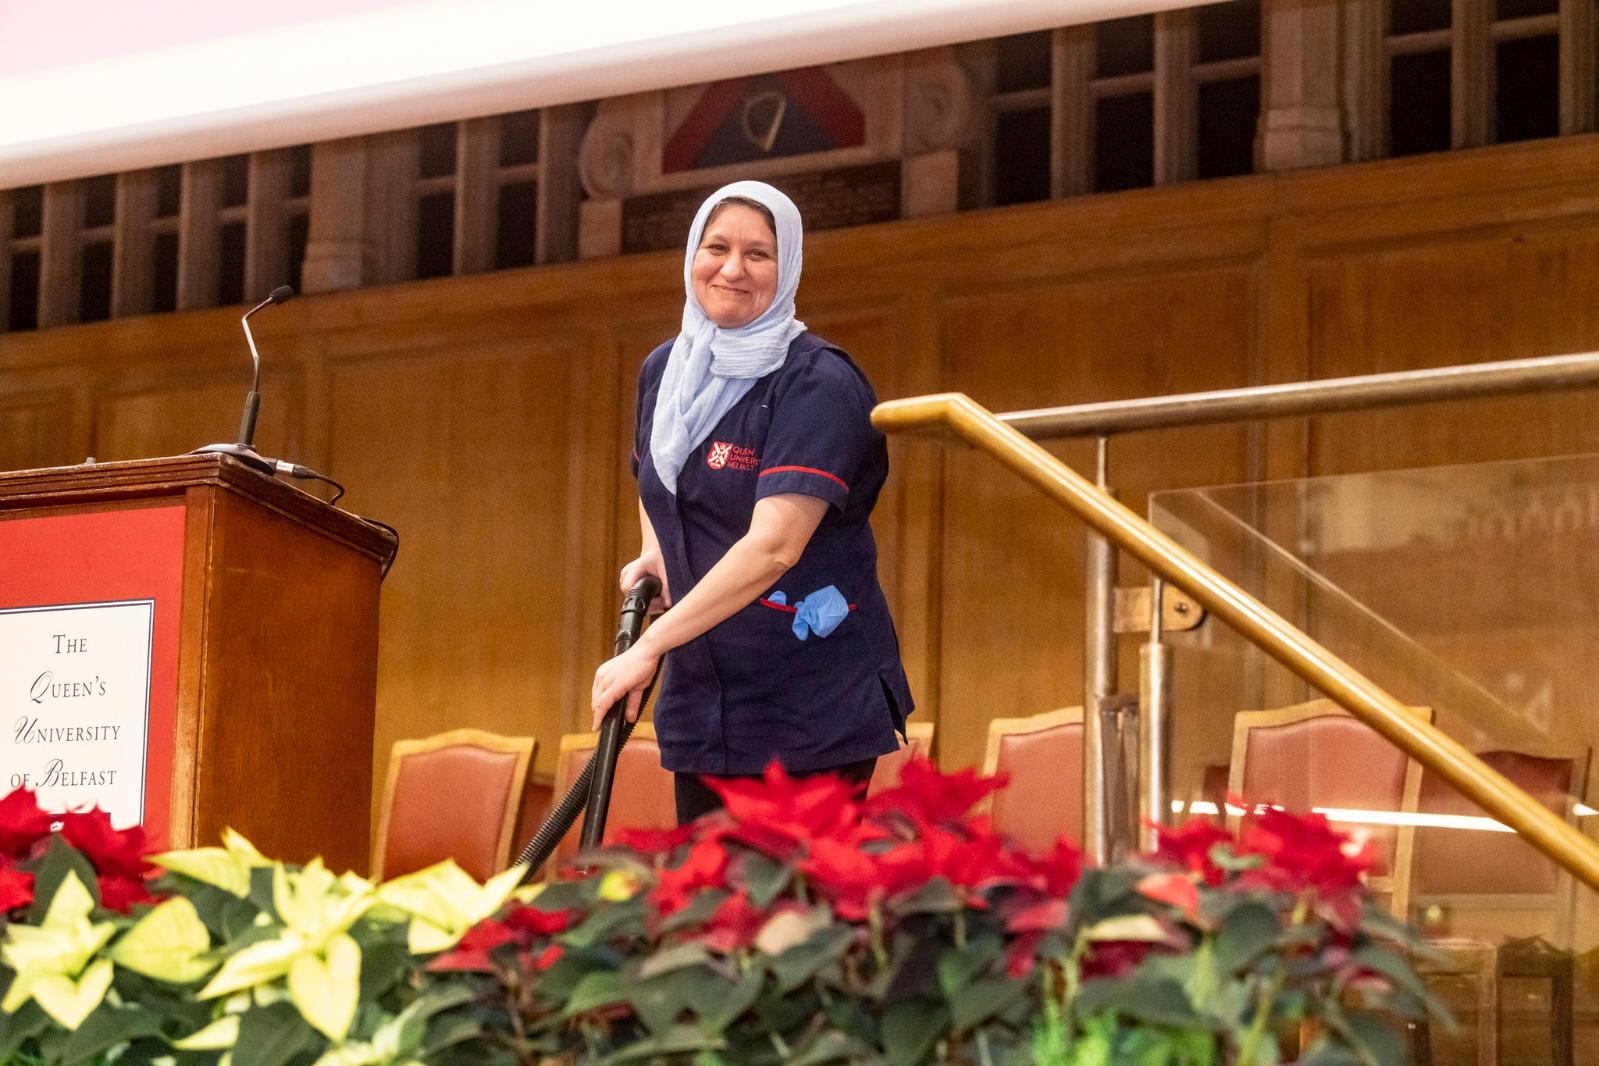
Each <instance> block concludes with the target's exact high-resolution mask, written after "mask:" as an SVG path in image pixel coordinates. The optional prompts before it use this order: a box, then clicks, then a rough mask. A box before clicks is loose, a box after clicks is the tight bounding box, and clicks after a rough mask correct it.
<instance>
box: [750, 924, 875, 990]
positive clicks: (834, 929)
mask: <svg viewBox="0 0 1599 1066" xmlns="http://www.w3.org/2000/svg"><path fill="white" fill-rule="evenodd" d="M854 937H855V934H854V931H853V930H852V929H850V928H849V927H847V926H842V925H839V926H831V927H829V928H827V929H824V930H822V931H821V932H820V933H817V934H816V935H815V936H813V937H810V938H809V939H807V940H805V941H804V942H803V943H800V944H796V945H795V946H794V947H791V948H789V949H788V950H787V951H785V952H783V954H781V955H779V956H777V957H776V958H774V959H771V960H769V961H768V962H767V964H766V965H767V966H768V967H769V968H770V969H771V971H772V975H773V976H774V977H776V978H777V991H778V994H779V995H787V994H788V993H789V992H792V991H793V990H794V989H796V988H798V987H799V986H800V985H802V984H804V983H805V982H806V981H809V980H810V979H811V978H813V977H815V976H816V975H817V974H818V973H820V972H821V970H822V968H823V967H825V966H827V965H828V964H829V963H831V962H836V961H837V960H838V959H839V958H840V957H842V956H843V954H844V953H845V952H846V951H848V950H849V945H850V941H851V940H853V939H854Z"/></svg>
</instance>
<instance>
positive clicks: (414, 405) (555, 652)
mask: <svg viewBox="0 0 1599 1066" xmlns="http://www.w3.org/2000/svg"><path fill="white" fill-rule="evenodd" d="M524 325H525V327H526V333H527V334H528V335H533V334H534V332H535V331H534V329H533V328H532V326H533V324H532V323H527V322H524ZM580 354H581V351H580V349H577V348H575V347H574V346H573V345H571V344H570V343H566V342H558V343H557V342H551V343H543V342H537V341H535V342H526V341H524V342H519V343H506V342H499V343H488V344H474V342H473V340H472V338H471V337H470V336H467V335H464V334H462V335H458V336H457V337H456V339H455V342H454V343H453V344H452V345H449V346H446V347H441V348H437V349H431V350H427V349H422V350H412V351H409V352H403V353H395V354H394V355H392V356H388V357H384V358H364V359H350V360H342V361H338V362H336V363H335V364H334V365H333V367H332V369H331V378H332V396H331V404H332V408H333V426H334V432H333V443H332V452H331V454H330V464H329V465H330V466H331V467H332V468H333V469H336V470H338V471H339V474H340V478H341V480H344V481H345V482H346V483H348V484H349V485H350V486H351V490H350V495H349V497H348V506H349V509H350V510H352V511H355V512H357V513H360V514H367V515H371V516H373V517H377V518H382V519H383V520H384V521H387V522H389V523H390V524H392V525H393V526H395V528H397V529H398V530H399V531H400V537H401V546H400V556H399V561H398V562H397V563H396V565H395V567H394V569H393V570H392V571H391V572H390V574H389V578H388V580H387V582H386V583H385V586H384V590H383V610H382V629H381V634H382V635H381V643H380V651H379V679H380V680H379V685H378V718H377V726H376V735H375V738H374V743H375V746H374V757H375V759H376V760H377V764H376V767H375V769H381V767H382V765H383V763H384V761H385V760H386V758H387V755H388V751H389V748H390V746H391V745H392V743H393V742H394V741H395V740H397V739H401V738H404V737H420V736H426V735H429V734H432V733H436V732H440V731H442V730H444V729H449V728H454V727H457V726H468V725H470V726H477V727H480V728H485V729H489V730H493V731H495V732H500V733H509V734H526V733H531V734H533V735H534V736H537V737H540V738H541V739H542V740H543V741H545V742H546V743H544V744H541V747H552V750H553V746H552V745H551V744H550V743H549V742H550V741H552V740H553V739H554V738H555V737H557V736H558V735H559V734H560V733H561V731H562V730H563V728H564V725H565V722H566V720H567V715H566V714H565V713H564V710H563V708H562V707H561V702H562V700H563V698H564V696H565V693H566V692H567V687H566V682H565V679H564V677H563V671H565V670H566V669H567V668H568V663H569V662H570V661H571V658H572V653H571V652H570V651H569V650H568V649H567V643H568V642H569V641H572V640H575V639H576V635H575V634H572V633H570V632H569V631H568V630H567V619H568V616H567V611H566V601H567V598H568V597H569V596H571V595H573V594H574V592H575V591H576V590H574V589H572V588H570V587H568V575H567V568H566V566H565V565H564V562H563V561H564V560H565V559H566V558H567V544H566V541H567V539H568V536H569V533H568V527H567V523H566V516H567V510H568V508H569V506H570V500H569V498H568V490H569V473H568V459H567V456H568V453H569V450H570V447H571V445H570V441H569V440H568V433H569V425H570V423H569V419H568V412H569V411H570V409H571V408H572V406H573V405H579V406H580V405H581V397H579V396H577V395H575V394H574V391H573V385H574V379H573V375H572V365H573V361H574V357H576V356H579V355H580ZM379 779H381V776H380V777H379Z"/></svg>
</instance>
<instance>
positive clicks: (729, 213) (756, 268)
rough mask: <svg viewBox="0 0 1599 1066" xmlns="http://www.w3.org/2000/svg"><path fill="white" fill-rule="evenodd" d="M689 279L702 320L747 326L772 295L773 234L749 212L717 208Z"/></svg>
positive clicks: (761, 219)
mask: <svg viewBox="0 0 1599 1066" xmlns="http://www.w3.org/2000/svg"><path fill="white" fill-rule="evenodd" d="M690 278H691V279H692V281H693V283H694V296H695V298H696V299H698V300H699V302H700V307H701V308H702V309H703V310H704V311H705V317H706V318H709V319H710V320H711V321H712V322H714V323H716V325H717V326H719V327H720V328H722V329H737V328H738V327H740V326H747V325H749V324H750V323H751V322H753V321H755V320H756V319H757V318H759V317H760V316H761V314H762V313H763V312H764V311H765V310H766V309H767V308H768V307H771V306H772V300H773V298H774V297H776V295H777V235H776V234H774V233H773V232H772V227H771V226H770V225H769V224H768V223H767V221H766V219H765V218H764V217H762V215H761V213H760V212H759V211H756V210H755V209H754V208H752V207H746V206H745V205H743V204H727V205H725V206H722V207H720V208H718V209H716V210H715V211H713V212H712V213H711V218H710V221H708V222H707V223H706V224H705V233H704V234H703V235H702V236H701V237H700V246H699V248H698V249H697V250H696V251H695V252H694V267H693V270H692V271H691V272H690Z"/></svg>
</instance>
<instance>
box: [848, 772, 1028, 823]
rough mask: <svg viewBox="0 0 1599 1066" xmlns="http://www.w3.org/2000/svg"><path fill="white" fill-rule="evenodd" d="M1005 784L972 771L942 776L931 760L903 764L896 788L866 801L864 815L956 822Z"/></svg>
mask: <svg viewBox="0 0 1599 1066" xmlns="http://www.w3.org/2000/svg"><path fill="white" fill-rule="evenodd" d="M1007 780H1008V778H1007V777H1006V776H1005V775H1004V774H998V775H996V776H994V777H980V776H978V774H977V773H976V772H975V771H972V770H957V771H956V772H954V773H951V774H944V773H940V772H939V770H938V768H937V767H936V766H934V765H933V764H932V761H931V760H929V759H923V758H915V759H912V760H910V761H909V762H907V763H906V764H905V769H904V770H903V771H901V773H900V779H899V785H898V786H897V787H895V788H891V789H889V790H887V791H885V792H882V793H879V794H878V795H876V796H874V797H872V798H871V799H870V800H868V801H867V804H866V811H867V813H868V814H869V815H877V814H883V813H887V812H891V811H897V812H900V813H902V814H905V815H907V816H909V817H910V818H911V819H912V820H913V821H916V822H919V823H922V824H925V825H937V824H939V823H941V822H947V821H950V820H951V819H954V818H959V817H960V816H961V815H963V814H965V813H966V812H967V811H969V810H971V809H972V805H973V804H975V803H976V802H977V801H978V800H980V799H982V798H983V797H984V796H986V795H988V794H989V793H990V792H993V791H994V790H995V789H999V788H1003V787H1004V786H1005V783H1006V781H1007Z"/></svg>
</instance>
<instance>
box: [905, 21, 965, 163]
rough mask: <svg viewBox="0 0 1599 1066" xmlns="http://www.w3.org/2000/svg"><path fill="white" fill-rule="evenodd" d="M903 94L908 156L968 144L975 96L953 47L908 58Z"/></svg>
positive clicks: (919, 53) (933, 50)
mask: <svg viewBox="0 0 1599 1066" xmlns="http://www.w3.org/2000/svg"><path fill="white" fill-rule="evenodd" d="M904 93H905V96H904V111H905V117H904V131H905V145H904V151H905V154H906V155H914V154H917V153H921V152H935V151H939V150H941V149H945V148H957V147H960V146H961V145H962V144H964V143H965V142H966V140H967V138H968V137H969V136H970V133H971V129H972V115H973V112H974V110H975V102H976V93H975V91H974V90H973V86H972V81H971V77H970V75H968V74H967V72H966V70H965V68H963V67H962V66H961V65H960V63H959V62H958V61H957V59H956V56H955V50H954V49H953V48H934V49H929V50H927V51H925V52H914V53H912V54H910V55H907V56H906V57H905V81H904Z"/></svg>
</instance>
